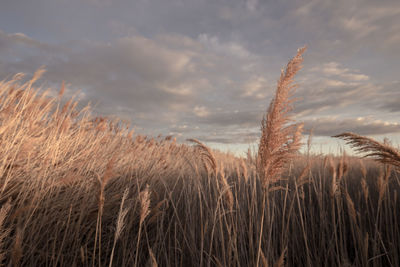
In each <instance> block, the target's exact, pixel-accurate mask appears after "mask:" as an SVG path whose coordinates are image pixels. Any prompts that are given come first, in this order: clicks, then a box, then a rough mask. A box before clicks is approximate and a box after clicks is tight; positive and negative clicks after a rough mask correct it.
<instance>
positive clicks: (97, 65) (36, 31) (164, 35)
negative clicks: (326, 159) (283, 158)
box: [0, 0, 400, 154]
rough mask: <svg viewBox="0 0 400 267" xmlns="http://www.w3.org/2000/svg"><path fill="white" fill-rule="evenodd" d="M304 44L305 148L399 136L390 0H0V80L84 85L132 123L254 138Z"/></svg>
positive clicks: (229, 143)
mask: <svg viewBox="0 0 400 267" xmlns="http://www.w3.org/2000/svg"><path fill="white" fill-rule="evenodd" d="M305 45H306V46H307V52H306V53H305V54H304V63H303V69H302V70H301V71H300V72H299V74H298V75H297V76H296V82H297V83H298V84H299V87H298V88H297V91H296V95H295V97H296V98H298V100H297V102H295V108H294V110H293V115H294V119H295V120H296V121H298V122H304V124H305V134H307V133H308V132H309V131H310V129H313V134H314V137H313V148H314V149H315V150H316V151H321V152H327V151H328V152H333V151H332V150H335V149H337V147H338V146H339V145H340V142H339V141H338V140H336V139H333V138H331V137H330V136H332V135H335V134H339V133H342V132H348V131H351V132H355V133H358V134H361V135H367V136H371V137H373V138H377V139H382V138H383V137H385V136H386V137H388V138H389V139H391V140H392V141H393V142H394V143H398V141H399V140H400V116H399V115H400V1H398V0H390V1H389V0H388V1H386V0H381V1H375V0H374V1H372V0H363V1H362V0H337V1H330V0H308V1H306V0H291V1H288V0H280V1H267V0H265V1H263V0H247V1H245V0H187V1H184V0H35V1H31V0H1V2H0V79H6V78H7V77H10V76H11V75H13V74H16V73H19V72H24V73H26V74H27V75H32V74H33V72H35V70H37V69H39V68H40V67H41V66H45V68H46V70H47V72H46V73H45V74H44V76H43V78H42V79H41V80H40V81H39V82H38V83H39V85H43V86H45V87H51V88H53V89H54V90H55V91H56V90H59V88H60V84H61V82H62V81H65V82H66V84H67V92H68V94H67V96H68V95H69V96H71V95H73V94H75V93H77V92H79V94H78V97H79V99H81V103H83V104H85V103H88V102H91V103H93V104H95V105H94V109H95V110H94V113H95V114H99V115H105V116H110V115H114V116H118V117H120V118H122V119H124V120H127V121H129V122H131V124H132V127H134V128H135V130H136V132H137V133H139V134H146V135H151V136H157V135H158V134H162V135H164V136H166V135H173V136H175V137H176V138H177V139H178V141H184V140H185V139H187V138H197V139H199V140H200V141H202V142H204V143H206V144H208V145H210V146H211V147H214V148H218V149H221V150H227V149H228V150H230V151H233V152H235V153H239V154H240V153H242V152H243V151H247V148H248V147H249V145H250V146H253V147H254V145H255V144H256V143H257V140H258V138H259V136H260V121H261V118H262V116H263V114H264V113H265V111H266V109H267V107H268V105H269V103H270V101H271V99H272V97H273V95H274V93H275V89H276V83H277V80H278V78H279V76H280V72H281V69H282V68H283V67H284V66H285V65H286V63H287V62H288V60H289V59H290V58H291V57H293V56H294V55H295V54H296V51H297V49H298V48H299V47H302V46H305Z"/></svg>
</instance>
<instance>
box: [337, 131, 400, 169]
mask: <svg viewBox="0 0 400 267" xmlns="http://www.w3.org/2000/svg"><path fill="white" fill-rule="evenodd" d="M333 137H336V138H340V139H343V140H345V141H346V143H347V144H348V145H350V146H351V147H352V148H354V149H355V151H356V152H357V153H361V154H365V155H364V157H368V158H372V159H374V160H376V161H378V162H381V163H385V164H391V165H394V166H396V167H400V153H399V151H398V150H397V149H395V148H393V147H391V146H390V145H388V144H385V143H380V142H378V141H376V140H374V139H372V138H369V137H365V136H361V135H358V134H355V133H342V134H338V135H335V136H333Z"/></svg>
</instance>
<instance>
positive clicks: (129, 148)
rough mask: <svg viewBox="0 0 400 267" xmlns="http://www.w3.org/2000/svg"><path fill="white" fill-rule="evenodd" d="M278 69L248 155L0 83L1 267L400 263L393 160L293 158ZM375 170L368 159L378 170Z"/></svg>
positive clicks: (16, 83)
mask: <svg viewBox="0 0 400 267" xmlns="http://www.w3.org/2000/svg"><path fill="white" fill-rule="evenodd" d="M303 52H304V49H300V50H299V51H298V53H297V55H296V56H295V57H294V58H293V59H292V60H290V62H289V63H288V65H287V66H286V69H285V70H284V71H282V75H281V77H280V79H279V80H278V86H277V91H276V95H275V97H274V99H273V100H272V102H271V105H270V106H269V108H268V110H267V112H266V115H265V117H264V119H263V121H262V122H261V137H260V142H259V148H258V151H256V152H249V153H248V155H247V157H246V158H238V157H235V156H233V155H230V154H227V153H222V152H218V151H214V150H211V149H210V148H208V147H207V146H205V145H204V144H202V143H201V142H200V141H198V140H195V139H193V140H189V141H188V142H187V143H184V144H180V143H177V142H176V141H175V139H173V138H172V137H164V138H162V137H158V138H149V137H146V136H139V135H135V133H134V132H133V131H130V127H129V125H127V124H125V123H123V122H122V121H120V120H116V119H110V118H105V117H95V116H93V115H92V114H91V109H90V107H89V106H87V107H85V108H83V109H79V110H78V109H77V105H78V102H77V101H75V100H74V99H70V100H69V101H67V102H66V103H65V104H61V103H63V102H62V96H63V93H64V87H62V88H61V90H60V93H59V95H58V96H51V94H50V91H44V90H41V88H38V87H36V86H35V85H34V83H35V82H36V80H37V79H38V78H39V77H40V76H41V74H42V72H43V70H39V71H37V73H36V74H35V75H34V77H33V78H32V79H30V80H29V81H27V82H22V80H23V77H22V75H21V74H17V75H16V76H15V77H14V78H12V79H10V80H5V81H3V82H1V83H0V142H1V145H0V205H1V208H0V264H1V265H4V266H400V224H399V223H400V217H399V215H400V204H399V196H398V193H399V191H400V180H399V173H398V171H397V167H399V166H400V155H399V153H398V151H397V150H396V149H395V148H392V147H390V146H389V145H388V144H386V143H379V142H376V141H374V140H372V139H369V138H366V137H362V136H358V135H356V134H352V133H344V134H341V135H339V136H337V137H339V138H342V139H345V140H346V141H347V142H348V143H349V144H350V145H352V146H354V147H355V148H356V149H358V150H359V152H361V153H364V155H366V156H367V157H366V158H363V159H360V158H357V157H353V156H347V155H345V154H343V155H342V156H333V155H316V154H313V153H305V154H300V153H299V152H298V150H299V148H300V147H301V145H302V144H301V140H302V135H301V133H302V125H301V124H296V123H293V122H292V121H291V113H290V112H291V109H292V104H293V100H292V95H293V93H294V91H295V85H294V84H293V78H294V75H295V74H296V72H297V71H298V70H299V69H300V68H301V62H302V53H303ZM379 161H380V162H379Z"/></svg>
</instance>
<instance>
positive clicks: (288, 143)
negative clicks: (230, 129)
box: [257, 47, 306, 185]
mask: <svg viewBox="0 0 400 267" xmlns="http://www.w3.org/2000/svg"><path fill="white" fill-rule="evenodd" d="M305 50H306V48H305V47H303V48H300V49H299V50H298V51H297V55H296V56H295V57H294V58H292V59H291V60H290V61H289V63H288V64H287V66H286V69H285V70H282V73H281V76H280V78H279V80H278V85H277V89H276V93H275V97H274V98H273V99H272V101H271V103H270V105H269V108H268V111H267V114H266V115H265V116H264V118H263V120H262V122H261V138H260V144H259V147H258V157H257V171H258V173H259V175H260V178H261V180H262V182H263V184H264V185H267V184H268V183H270V182H274V181H277V180H278V179H279V177H280V175H281V173H282V171H283V168H284V166H285V164H286V163H287V162H288V161H289V160H290V159H291V158H293V156H294V155H295V154H296V152H297V151H298V149H299V148H300V146H301V142H300V141H301V133H302V127H303V125H302V124H290V125H288V124H289V123H290V122H291V121H292V119H291V116H290V114H289V112H290V111H291V110H292V109H293V106H292V104H293V102H294V99H292V96H293V94H294V92H295V89H296V87H297V85H296V84H294V83H293V78H294V76H295V75H296V73H297V72H298V71H299V70H300V69H301V63H302V62H303V58H302V55H303V53H304V52H305Z"/></svg>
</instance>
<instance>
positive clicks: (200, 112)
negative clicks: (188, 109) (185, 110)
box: [193, 106, 210, 118]
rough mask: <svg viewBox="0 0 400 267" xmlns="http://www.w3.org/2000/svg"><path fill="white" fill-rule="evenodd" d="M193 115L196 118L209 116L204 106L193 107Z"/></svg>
mask: <svg viewBox="0 0 400 267" xmlns="http://www.w3.org/2000/svg"><path fill="white" fill-rule="evenodd" d="M193 113H194V114H195V115H196V116H197V117H201V118H204V117H207V116H208V115H210V111H209V110H208V109H207V108H206V107H204V106H195V107H194V109H193Z"/></svg>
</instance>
